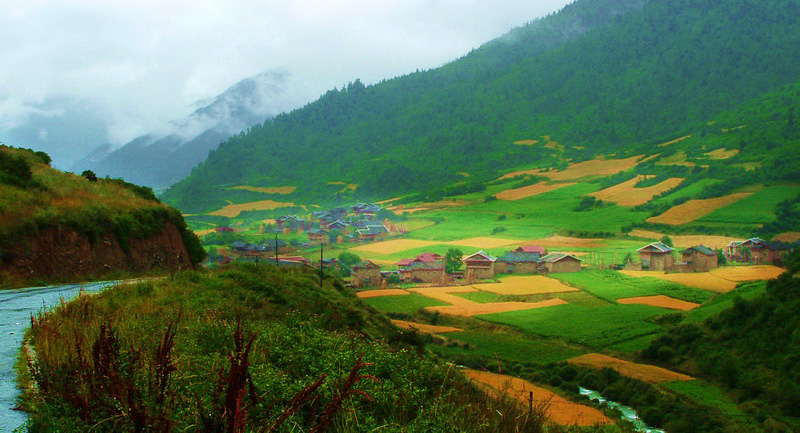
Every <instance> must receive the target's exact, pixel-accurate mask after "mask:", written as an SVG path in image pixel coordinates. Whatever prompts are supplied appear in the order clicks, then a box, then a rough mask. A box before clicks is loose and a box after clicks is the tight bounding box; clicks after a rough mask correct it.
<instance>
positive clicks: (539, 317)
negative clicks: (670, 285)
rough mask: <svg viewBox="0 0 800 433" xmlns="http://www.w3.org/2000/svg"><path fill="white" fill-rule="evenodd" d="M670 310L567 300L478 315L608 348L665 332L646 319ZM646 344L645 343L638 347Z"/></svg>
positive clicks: (531, 332) (580, 342) (487, 319)
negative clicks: (551, 305)
mask: <svg viewBox="0 0 800 433" xmlns="http://www.w3.org/2000/svg"><path fill="white" fill-rule="evenodd" d="M667 312H668V310H665V309H663V308H658V307H651V306H648V305H612V304H609V305H606V306H601V307H584V306H578V305H572V304H564V305H557V306H554V307H550V308H541V309H536V310H522V311H510V312H505V313H497V314H486V315H482V316H480V317H479V318H481V319H483V320H486V321H489V322H494V323H502V324H505V325H510V326H512V327H514V328H517V329H519V330H521V331H523V332H526V333H530V334H536V335H542V336H545V337H557V338H563V339H565V340H568V341H571V342H574V343H578V344H582V345H585V346H589V347H595V348H605V347H609V346H612V345H615V344H619V343H623V342H625V341H628V340H632V339H634V338H638V337H642V336H645V335H651V334H657V335H661V334H663V331H662V329H661V327H660V326H657V325H654V324H652V323H650V322H647V319H649V318H651V317H654V316H657V315H660V314H664V313H667ZM565 318H569V320H565ZM648 343H649V342H648ZM644 347H646V344H645V345H644V346H643V347H639V348H638V349H637V350H640V349H643V348H644Z"/></svg>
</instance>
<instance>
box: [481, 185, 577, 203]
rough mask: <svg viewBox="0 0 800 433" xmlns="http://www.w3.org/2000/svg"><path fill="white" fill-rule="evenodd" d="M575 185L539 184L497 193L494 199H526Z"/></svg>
mask: <svg viewBox="0 0 800 433" xmlns="http://www.w3.org/2000/svg"><path fill="white" fill-rule="evenodd" d="M572 185H575V184H574V183H556V184H552V185H546V184H545V183H544V182H539V183H537V184H534V185H528V186H523V187H522V188H516V189H507V190H505V191H502V192H499V193H498V194H497V195H496V196H495V197H497V198H498V199H500V200H519V199H523V198H527V197H533V196H535V195H539V194H544V193H546V192H548V191H554V190H557V189H559V188H564V187H566V186H572Z"/></svg>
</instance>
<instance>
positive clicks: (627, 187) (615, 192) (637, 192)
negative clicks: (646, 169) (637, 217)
mask: <svg viewBox="0 0 800 433" xmlns="http://www.w3.org/2000/svg"><path fill="white" fill-rule="evenodd" d="M646 178H647V176H641V175H640V176H637V177H635V178H633V179H631V180H629V181H626V182H622V183H620V184H618V185H614V186H612V187H610V188H606V189H604V190H601V191H597V192H595V193H592V194H589V195H592V196H594V197H596V198H598V199H600V200H603V201H610V202H612V203H616V204H618V205H620V206H638V205H640V204H645V203H647V202H649V201H650V200H652V199H653V197H655V196H656V195H658V194H661V193H663V192H665V191H669V190H671V189H672V188H675V187H676V186H678V185H680V183H681V182H683V180H684V179H683V178H682V177H672V178H669V179H667V180H665V181H663V182H661V183H659V184H657V185H653V186H648V187H645V188H636V187H635V186H636V184H637V183H638V182H640V181H642V180H644V179H646ZM498 198H499V197H498Z"/></svg>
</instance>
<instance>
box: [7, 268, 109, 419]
mask: <svg viewBox="0 0 800 433" xmlns="http://www.w3.org/2000/svg"><path fill="white" fill-rule="evenodd" d="M117 283H118V282H117V281H104V282H97V283H86V284H69V285H64V286H47V287H30V288H27V289H17V290H0V433H6V432H9V433H10V432H13V431H14V429H16V428H17V427H19V426H21V425H22V424H24V423H25V419H26V415H25V412H21V411H18V410H14V407H16V405H17V396H18V395H19V390H18V389H17V382H16V378H17V375H16V372H15V371H14V362H16V359H17V353H18V350H19V347H20V344H21V343H22V337H23V335H24V333H25V329H26V328H27V327H28V326H30V323H31V314H35V313H37V312H39V311H41V310H43V309H48V308H50V307H52V306H54V305H56V304H58V303H59V302H60V299H61V298H64V299H65V300H69V299H72V298H73V297H75V296H76V295H77V294H78V292H80V290H81V287H83V289H84V290H85V291H87V292H96V291H99V290H103V289H105V288H107V287H110V286H113V285H114V284H117Z"/></svg>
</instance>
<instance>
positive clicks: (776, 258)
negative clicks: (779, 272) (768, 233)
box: [750, 241, 792, 266]
mask: <svg viewBox="0 0 800 433" xmlns="http://www.w3.org/2000/svg"><path fill="white" fill-rule="evenodd" d="M791 250H792V246H791V245H790V244H787V243H785V242H780V241H774V242H763V243H758V244H753V246H751V247H750V260H751V261H752V262H753V263H755V264H757V265H767V264H769V265H775V266H781V265H782V264H783V259H784V258H785V257H786V256H788V255H789V253H790V252H791Z"/></svg>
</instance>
